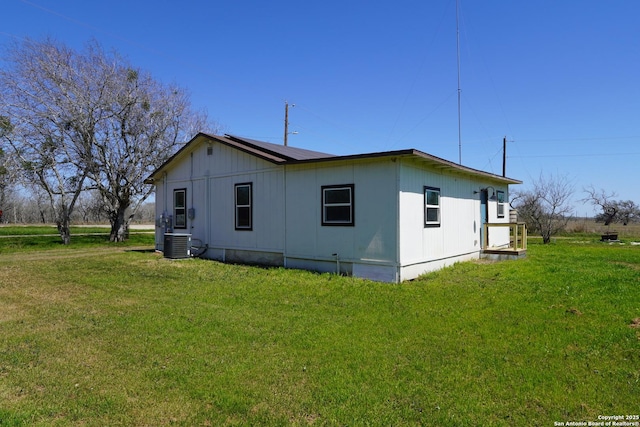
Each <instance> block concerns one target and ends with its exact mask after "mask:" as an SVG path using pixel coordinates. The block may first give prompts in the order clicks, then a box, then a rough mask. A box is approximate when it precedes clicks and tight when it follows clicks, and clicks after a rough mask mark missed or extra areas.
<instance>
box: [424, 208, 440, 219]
mask: <svg viewBox="0 0 640 427" xmlns="http://www.w3.org/2000/svg"><path fill="white" fill-rule="evenodd" d="M438 211H439V209H438V208H427V222H438Z"/></svg>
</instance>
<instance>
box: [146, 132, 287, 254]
mask: <svg viewBox="0 0 640 427" xmlns="http://www.w3.org/2000/svg"><path fill="white" fill-rule="evenodd" d="M209 146H210V147H211V148H212V153H211V155H208V154H207V144H201V145H200V146H198V147H196V149H195V150H194V151H193V152H192V153H188V154H187V155H185V156H183V157H182V159H179V160H176V161H174V164H173V165H172V168H171V169H170V170H169V171H168V172H167V175H166V177H165V179H164V180H163V181H162V182H159V183H158V184H157V189H156V206H157V208H156V210H157V211H158V213H159V214H161V213H162V212H163V211H164V210H166V211H167V212H168V213H169V214H171V213H172V209H173V206H172V205H173V190H174V189H178V188H186V189H187V208H193V209H195V217H194V219H193V220H188V223H187V229H186V230H184V231H185V232H187V233H191V234H192V235H193V237H194V238H197V239H200V240H201V241H202V243H203V244H207V245H208V246H209V247H210V248H211V250H210V254H209V255H210V256H211V257H213V258H221V259H222V258H224V257H225V256H224V250H226V249H233V250H246V251H266V252H280V253H282V252H283V250H284V237H283V236H284V197H283V188H284V181H283V169H282V167H281V166H278V165H274V164H272V163H270V162H267V161H265V160H262V159H260V158H258V157H255V156H252V155H249V154H246V153H244V152H242V151H239V150H236V149H233V148H230V147H227V146H225V145H223V144H219V143H212V144H210V145H209ZM245 182H251V183H252V187H253V200H252V213H253V217H252V218H253V230H235V198H234V185H235V184H237V183H245ZM161 240H162V233H161V231H160V230H158V231H157V232H156V246H157V247H159V249H162V248H161V245H162V241H161ZM220 254H222V255H220Z"/></svg>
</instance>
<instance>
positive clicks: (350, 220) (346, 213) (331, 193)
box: [321, 184, 355, 226]
mask: <svg viewBox="0 0 640 427" xmlns="http://www.w3.org/2000/svg"><path fill="white" fill-rule="evenodd" d="M321 188H322V225H336V226H353V225H354V223H355V220H354V212H355V209H354V206H355V205H354V194H353V193H354V185H353V184H346V185H326V186H323V187H321Z"/></svg>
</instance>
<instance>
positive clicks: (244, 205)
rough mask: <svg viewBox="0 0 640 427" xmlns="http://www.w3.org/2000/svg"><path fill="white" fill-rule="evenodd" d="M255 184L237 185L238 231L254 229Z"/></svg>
mask: <svg viewBox="0 0 640 427" xmlns="http://www.w3.org/2000/svg"><path fill="white" fill-rule="evenodd" d="M252 200H253V184H252V183H250V182H246V183H242V184H236V185H235V206H236V207H235V210H236V215H235V216H236V230H252V229H253V209H252V206H253V203H252Z"/></svg>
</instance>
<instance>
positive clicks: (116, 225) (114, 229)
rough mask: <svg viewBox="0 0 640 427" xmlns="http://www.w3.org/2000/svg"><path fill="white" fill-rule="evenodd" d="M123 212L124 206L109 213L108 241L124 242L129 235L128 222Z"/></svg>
mask: <svg viewBox="0 0 640 427" xmlns="http://www.w3.org/2000/svg"><path fill="white" fill-rule="evenodd" d="M124 214H125V208H121V207H118V208H117V210H116V212H113V213H112V214H111V215H110V220H111V235H110V236H109V241H111V242H124V241H125V240H127V237H129V222H128V221H127V219H126V217H125V215H124Z"/></svg>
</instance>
